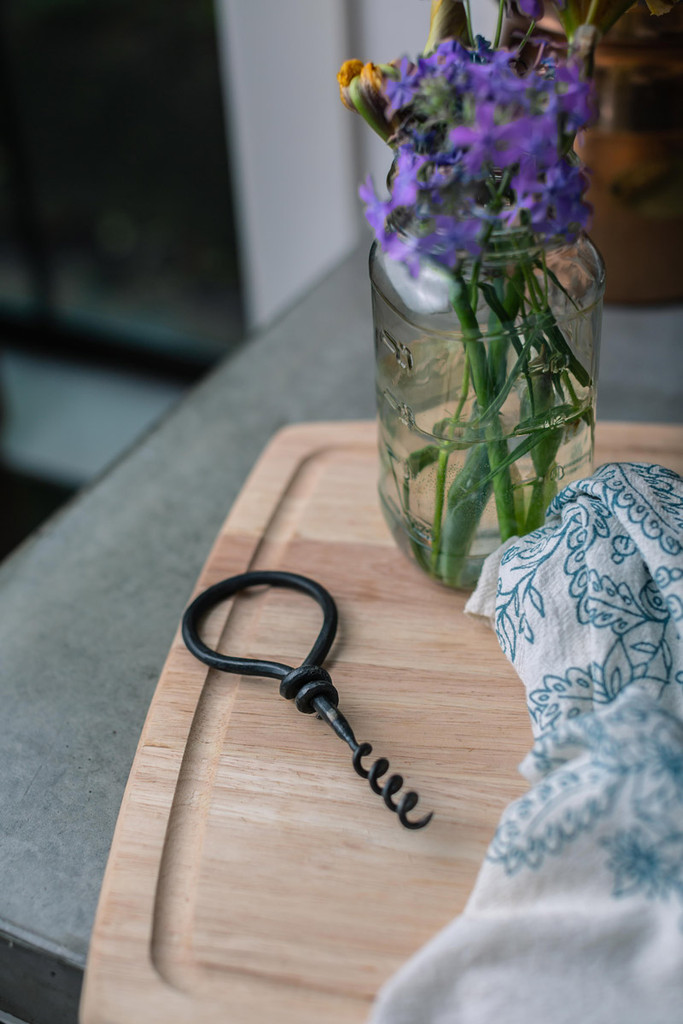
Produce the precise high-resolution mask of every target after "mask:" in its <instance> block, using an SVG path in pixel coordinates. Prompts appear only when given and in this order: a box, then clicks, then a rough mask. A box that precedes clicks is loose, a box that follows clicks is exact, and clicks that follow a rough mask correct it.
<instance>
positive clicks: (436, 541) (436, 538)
mask: <svg viewBox="0 0 683 1024" xmlns="http://www.w3.org/2000/svg"><path fill="white" fill-rule="evenodd" d="M469 390H470V364H469V362H468V360H467V356H465V369H464V371H463V375H462V388H461V390H460V399H459V401H458V405H457V408H456V410H455V412H454V413H453V416H452V418H451V421H450V435H451V439H452V437H453V432H454V430H455V428H456V426H457V424H458V423H459V422H460V414H461V412H462V409H463V406H464V404H465V401H466V399H467V394H468V392H469ZM449 454H450V453H449V449H448V448H447V447H442V448H441V449H440V451H439V458H438V460H437V468H436V487H435V490H434V527H433V529H432V555H431V563H432V569H434V571H436V565H437V561H438V558H439V550H440V547H441V522H442V519H443V502H444V496H445V493H446V473H447V471H448V457H449Z"/></svg>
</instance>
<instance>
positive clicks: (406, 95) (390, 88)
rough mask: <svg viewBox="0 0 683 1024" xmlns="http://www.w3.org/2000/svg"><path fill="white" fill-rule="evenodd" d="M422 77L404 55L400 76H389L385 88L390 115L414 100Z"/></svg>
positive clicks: (388, 114) (400, 66) (388, 113)
mask: <svg viewBox="0 0 683 1024" xmlns="http://www.w3.org/2000/svg"><path fill="white" fill-rule="evenodd" d="M420 77H421V76H420V75H419V73H418V72H417V71H416V69H415V66H414V65H413V64H411V63H410V61H409V60H408V58H407V57H402V58H401V63H400V65H399V77H398V78H389V79H388V80H387V84H386V86H385V88H384V93H385V95H386V98H387V99H388V101H389V106H388V107H387V116H388V117H393V116H394V114H395V113H396V111H397V110H401V109H402V107H407V106H408V105H409V104H410V103H411V102H412V100H413V98H414V96H415V91H416V89H417V87H418V86H419V82H420Z"/></svg>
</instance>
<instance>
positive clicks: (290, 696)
mask: <svg viewBox="0 0 683 1024" xmlns="http://www.w3.org/2000/svg"><path fill="white" fill-rule="evenodd" d="M264 585H266V586H271V587H285V588H290V589H293V590H298V591H301V592H302V593H304V594H307V595H308V596H309V597H312V598H313V599H314V600H315V601H317V603H318V604H319V605H320V607H321V609H322V612H323V624H322V627H321V629H320V632H319V634H318V636H317V638H316V640H315V643H314V644H313V647H312V648H311V650H310V652H309V654H308V655H307V656H306V658H304V660H303V662H302V663H301V665H299V667H298V668H292V667H291V665H283V664H282V663H281V662H278V661H261V660H259V659H256V658H239V657H233V656H231V655H227V654H220V653H219V652H218V651H214V650H212V649H211V648H210V647H207V645H206V644H205V643H204V641H203V640H202V639H201V637H200V635H199V623H200V621H201V619H202V618H203V616H204V615H205V614H206V613H207V612H208V611H209V610H210V609H211V608H213V607H214V606H215V605H217V604H218V603H219V602H220V601H224V600H226V598H228V597H232V596H233V595H234V594H236V593H238V592H239V591H240V590H245V589H246V588H248V587H258V586H264ZM337 620H338V616H337V606H336V604H335V603H334V600H333V598H332V596H331V594H330V593H329V592H328V591H327V590H325V588H324V587H322V586H321V585H320V584H319V583H316V581H315V580H312V579H309V578H308V577H307V576H299V575H297V574H296V573H291V572H279V571H272V572H271V571H253V572H245V573H242V574H241V575H239V576H231V577H230V578H229V579H226V580H222V581H221V582H220V583H216V584H214V586H212V587H209V588H208V589H207V590H205V591H203V592H202V593H201V594H200V595H199V596H198V597H196V598H195V599H194V601H193V602H192V604H191V605H190V606H189V607H188V609H187V610H186V612H185V614H184V616H183V623H182V635H183V640H184V641H185V644H186V646H187V648H188V650H190V651H191V653H192V654H194V656H195V657H196V658H199V660H200V661H202V662H204V663H205V664H206V665H210V666H211V668H216V669H219V670H220V671H221V672H234V673H238V674H239V675H248V676H266V677H267V678H272V679H279V680H280V695H281V696H282V697H284V698H285V699H286V700H293V701H294V703H295V704H296V707H297V708H298V710H299V711H301V712H302V713H303V714H305V715H311V714H317V715H318V717H319V718H321V719H322V720H323V721H324V722H327V724H328V725H329V726H330V728H331V729H332V730H333V731H334V732H335V733H336V735H337V736H339V738H340V739H342V740H343V741H344V742H345V743H347V744H348V746H349V747H350V748H351V750H352V752H353V767H354V769H355V770H356V772H357V773H358V775H360V776H361V778H363V779H367V780H368V782H369V783H370V787H371V788H372V789H373V791H374V792H375V793H377V794H378V795H379V796H381V797H382V799H383V800H384V803H385V804H386V806H387V807H388V808H389V810H390V811H394V812H395V813H396V814H397V816H398V820H399V821H400V822H401V824H402V825H403V826H404V827H405V828H409V829H418V828H424V827H425V825H427V824H429V822H430V821H431V819H432V817H433V812H430V813H429V814H426V815H425V816H424V817H423V818H419V819H417V820H411V819H410V818H409V817H408V813H409V811H412V810H413V808H414V807H415V806H416V805H417V802H418V800H419V797H418V795H417V793H414V792H413V791H412V790H410V791H408V792H406V793H404V794H403V796H402V797H401V798H400V799H399V800H398V801H396V800H395V799H394V797H395V796H396V795H397V793H398V791H399V790H400V789H401V788H402V786H403V778H402V776H401V775H396V774H394V775H389V777H388V778H387V779H386V780H385V781H384V782H382V781H380V780H381V779H382V777H383V776H385V775H386V774H387V772H388V771H389V762H388V760H387V759H386V758H385V757H380V758H377V760H376V761H374V762H373V764H372V766H371V767H370V768H369V769H368V768H365V767H364V765H363V764H362V760H363V758H365V757H368V756H369V755H370V754H371V753H372V746H371V745H370V744H369V743H359V742H358V740H357V739H356V737H355V736H354V733H353V729H352V728H351V726H350V724H349V722H348V721H347V719H346V718H345V717H344V715H343V714H342V713H341V711H340V710H339V707H338V705H339V693H338V692H337V689H336V687H335V686H334V684H333V682H332V678H331V676H330V674H329V672H327V671H326V670H325V669H324V668H322V662H323V661H324V660H325V657H326V656H327V654H328V653H329V650H330V648H331V647H332V643H333V641H334V637H335V633H336V630H337Z"/></svg>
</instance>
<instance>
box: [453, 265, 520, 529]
mask: <svg viewBox="0 0 683 1024" xmlns="http://www.w3.org/2000/svg"><path fill="white" fill-rule="evenodd" d="M454 284H455V287H454V288H453V289H452V291H451V302H452V305H453V309H454V310H455V313H456V315H457V317H458V320H459V321H460V326H461V327H462V331H463V342H464V346H465V352H466V353H467V358H468V361H469V364H470V368H471V372H472V384H473V387H474V392H475V394H476V396H477V403H478V405H479V408H480V409H481V410H482V411H483V412H485V410H486V409H488V408H489V406H490V405H491V403H492V401H493V400H494V399H495V394H494V388H493V387H492V385H491V380H490V375H489V367H488V362H487V359H486V349H485V346H484V344H483V339H482V336H481V331H480V330H479V323H478V321H477V318H476V315H475V313H474V310H473V309H472V305H471V304H470V303H469V302H468V300H467V289H466V287H465V284H464V282H463V280H462V278H459V277H456V278H455V281H454ZM484 432H485V437H486V443H487V451H488V460H489V465H490V467H491V472H492V473H493V493H494V496H495V499H496V512H497V515H498V525H499V527H500V535H501V540H507V539H508V538H509V537H513V536H514V535H515V534H516V533H517V515H516V512H515V502H514V492H513V489H512V477H511V476H510V470H509V467H507V466H505V465H504V463H505V460H506V459H507V455H508V449H507V442H506V441H505V440H504V439H503V437H502V431H501V428H500V422H499V420H498V417H497V416H494V417H493V418H491V419H489V420H488V422H487V423H486V424H485V427H484Z"/></svg>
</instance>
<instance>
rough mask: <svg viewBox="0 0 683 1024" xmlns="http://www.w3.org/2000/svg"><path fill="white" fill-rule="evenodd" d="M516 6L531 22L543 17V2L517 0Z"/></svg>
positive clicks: (538, 0)
mask: <svg viewBox="0 0 683 1024" xmlns="http://www.w3.org/2000/svg"><path fill="white" fill-rule="evenodd" d="M517 6H518V7H519V9H520V11H521V12H522V14H526V15H527V17H529V18H531V19H532V20H533V21H539V20H540V19H541V18H542V17H543V0H517Z"/></svg>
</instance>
